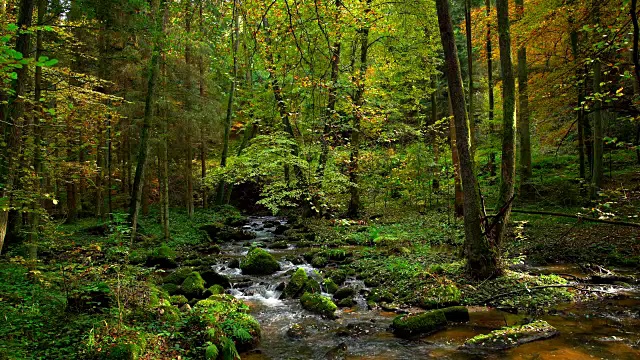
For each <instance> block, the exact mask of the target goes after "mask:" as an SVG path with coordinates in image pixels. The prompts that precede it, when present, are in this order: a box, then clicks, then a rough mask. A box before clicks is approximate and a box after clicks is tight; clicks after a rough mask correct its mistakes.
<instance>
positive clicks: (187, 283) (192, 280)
mask: <svg viewBox="0 0 640 360" xmlns="http://www.w3.org/2000/svg"><path fill="white" fill-rule="evenodd" d="M204 284H205V282H204V280H203V279H202V276H200V273H199V272H197V271H193V272H192V273H191V274H189V276H187V278H186V279H184V281H183V282H182V286H181V288H182V292H183V293H184V294H185V295H186V296H187V297H189V298H197V297H200V296H202V294H203V293H204V290H205V288H204Z"/></svg>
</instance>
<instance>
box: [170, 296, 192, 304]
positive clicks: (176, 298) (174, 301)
mask: <svg viewBox="0 0 640 360" xmlns="http://www.w3.org/2000/svg"><path fill="white" fill-rule="evenodd" d="M169 301H171V303H172V304H173V305H177V306H182V305H184V304H186V303H188V302H189V300H188V299H187V298H186V297H185V296H184V295H173V296H172V297H171V298H170V299H169Z"/></svg>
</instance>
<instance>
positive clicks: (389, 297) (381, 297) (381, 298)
mask: <svg viewBox="0 0 640 360" xmlns="http://www.w3.org/2000/svg"><path fill="white" fill-rule="evenodd" d="M394 299H395V297H394V296H393V294H392V293H391V292H390V291H389V290H385V289H380V288H375V289H372V290H371V292H370V293H369V295H367V302H371V303H381V302H386V303H390V302H393V300H394Z"/></svg>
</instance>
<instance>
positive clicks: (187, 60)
mask: <svg viewBox="0 0 640 360" xmlns="http://www.w3.org/2000/svg"><path fill="white" fill-rule="evenodd" d="M185 4H186V8H185V15H184V17H185V31H186V33H187V40H186V45H185V49H184V64H185V88H186V94H185V110H186V112H187V113H189V112H190V111H191V110H192V106H191V95H192V94H191V92H192V90H193V82H192V76H191V70H192V69H191V62H192V60H191V39H190V38H189V37H190V36H191V21H192V18H193V14H194V13H193V11H192V9H191V8H192V6H193V3H192V1H191V0H188V1H186V2H185ZM186 122H187V131H186V140H187V141H186V146H187V154H186V155H187V157H186V159H185V174H184V175H185V179H186V185H187V186H186V189H185V190H186V192H185V207H186V208H187V215H188V216H189V218H191V217H192V216H193V212H194V210H195V209H194V205H193V147H192V137H191V134H192V132H193V128H194V124H193V121H192V120H191V119H190V118H189V117H188V116H187V119H186Z"/></svg>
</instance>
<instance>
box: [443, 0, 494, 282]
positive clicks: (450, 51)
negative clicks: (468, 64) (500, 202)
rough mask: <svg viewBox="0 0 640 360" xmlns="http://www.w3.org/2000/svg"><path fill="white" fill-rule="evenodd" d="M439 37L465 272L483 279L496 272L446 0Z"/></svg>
mask: <svg viewBox="0 0 640 360" xmlns="http://www.w3.org/2000/svg"><path fill="white" fill-rule="evenodd" d="M436 8H437V12H438V24H439V27H440V37H441V40H442V47H443V49H444V55H445V67H446V71H445V73H446V74H447V80H448V83H449V93H450V96H451V105H452V108H453V118H454V122H455V127H456V134H457V141H456V147H457V148H458V154H459V156H460V175H461V178H462V186H463V188H464V190H465V197H464V231H465V256H466V258H467V268H468V271H469V273H470V274H471V275H472V276H473V277H476V278H480V279H486V278H489V277H492V276H495V275H498V274H499V273H500V269H499V262H498V256H497V252H496V251H495V250H494V249H493V247H492V246H491V244H490V243H489V241H488V240H487V238H486V237H485V236H484V234H483V233H482V228H481V220H482V212H481V209H480V198H479V188H478V180H477V178H476V173H475V165H474V161H473V158H472V157H471V150H470V144H469V142H470V140H469V137H470V136H469V120H468V118H467V114H466V104H465V101H464V88H463V86H462V76H461V73H460V63H459V61H458V49H457V48H456V43H455V36H454V32H453V24H452V22H451V15H450V13H449V1H448V0H436Z"/></svg>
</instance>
